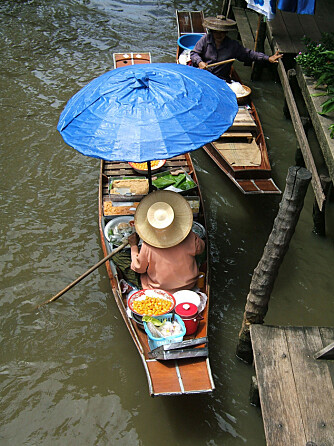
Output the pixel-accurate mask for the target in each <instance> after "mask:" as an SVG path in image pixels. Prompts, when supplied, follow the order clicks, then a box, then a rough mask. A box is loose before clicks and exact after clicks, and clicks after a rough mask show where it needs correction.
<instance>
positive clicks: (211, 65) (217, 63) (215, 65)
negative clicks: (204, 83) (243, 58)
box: [205, 59, 235, 69]
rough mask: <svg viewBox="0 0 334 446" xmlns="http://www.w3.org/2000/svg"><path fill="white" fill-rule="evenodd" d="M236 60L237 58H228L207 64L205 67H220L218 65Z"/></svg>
mask: <svg viewBox="0 0 334 446" xmlns="http://www.w3.org/2000/svg"><path fill="white" fill-rule="evenodd" d="M234 61H235V59H227V60H222V61H221V62H216V63H210V64H209V65H207V66H206V67H205V69H207V68H211V67H218V65H224V64H225V63H230V62H234Z"/></svg>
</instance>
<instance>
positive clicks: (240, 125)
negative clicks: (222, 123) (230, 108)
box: [227, 107, 256, 131]
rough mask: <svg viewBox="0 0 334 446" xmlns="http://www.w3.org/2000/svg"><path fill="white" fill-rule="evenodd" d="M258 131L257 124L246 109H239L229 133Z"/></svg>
mask: <svg viewBox="0 0 334 446" xmlns="http://www.w3.org/2000/svg"><path fill="white" fill-rule="evenodd" d="M254 129H256V123H255V121H254V119H253V118H252V115H251V114H250V112H249V110H248V109H247V108H246V107H239V110H238V113H237V114H236V116H235V118H234V121H233V124H232V126H231V127H230V128H229V129H228V130H227V131H231V130H232V131H252V130H254Z"/></svg>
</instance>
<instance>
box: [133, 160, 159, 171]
mask: <svg viewBox="0 0 334 446" xmlns="http://www.w3.org/2000/svg"><path fill="white" fill-rule="evenodd" d="M160 162H161V161H160V160H158V161H157V160H156V161H151V168H152V169H154V168H155V167H158V166H159V165H160ZM131 165H132V166H133V167H134V168H135V169H139V170H147V169H148V168H147V163H131Z"/></svg>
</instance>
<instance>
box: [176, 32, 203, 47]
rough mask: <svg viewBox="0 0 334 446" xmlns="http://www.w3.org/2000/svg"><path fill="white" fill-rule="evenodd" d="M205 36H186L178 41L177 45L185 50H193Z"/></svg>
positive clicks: (193, 34)
mask: <svg viewBox="0 0 334 446" xmlns="http://www.w3.org/2000/svg"><path fill="white" fill-rule="evenodd" d="M203 36H204V34H199V33H192V34H184V35H183V36H180V37H179V38H178V39H177V44H178V45H179V46H180V47H181V48H183V49H184V50H193V49H194V46H195V45H196V43H197V42H198V41H199V39H200V38H201V37H203Z"/></svg>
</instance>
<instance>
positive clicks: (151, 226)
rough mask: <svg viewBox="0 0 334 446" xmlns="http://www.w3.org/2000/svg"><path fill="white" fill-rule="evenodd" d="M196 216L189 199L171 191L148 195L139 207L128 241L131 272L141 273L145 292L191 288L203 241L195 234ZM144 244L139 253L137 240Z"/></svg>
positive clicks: (203, 246) (194, 281)
mask: <svg viewBox="0 0 334 446" xmlns="http://www.w3.org/2000/svg"><path fill="white" fill-rule="evenodd" d="M192 223H193V213H192V210H191V208H190V205H189V203H188V202H187V200H186V199H185V198H184V197H183V196H182V195H180V194H178V193H176V192H172V191H156V192H152V193H151V194H149V195H147V196H146V197H145V198H143V200H142V201H141V202H140V204H139V205H138V207H137V210H136V214H135V228H136V233H134V234H131V235H130V237H129V238H128V242H129V245H130V247H131V269H132V270H134V271H135V272H137V273H140V279H141V285H142V287H143V288H144V289H163V290H165V291H169V292H170V293H174V292H176V291H179V290H184V289H188V290H190V289H192V288H194V286H195V285H196V282H197V278H198V275H199V269H198V266H197V263H196V258H195V256H196V255H199V254H201V253H202V252H203V251H204V249H205V243H204V241H203V240H202V239H201V238H200V237H198V235H197V234H195V233H194V232H193V231H192ZM138 236H139V237H140V238H141V239H142V241H143V243H142V246H141V249H140V251H139V248H138V241H139V238H138Z"/></svg>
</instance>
